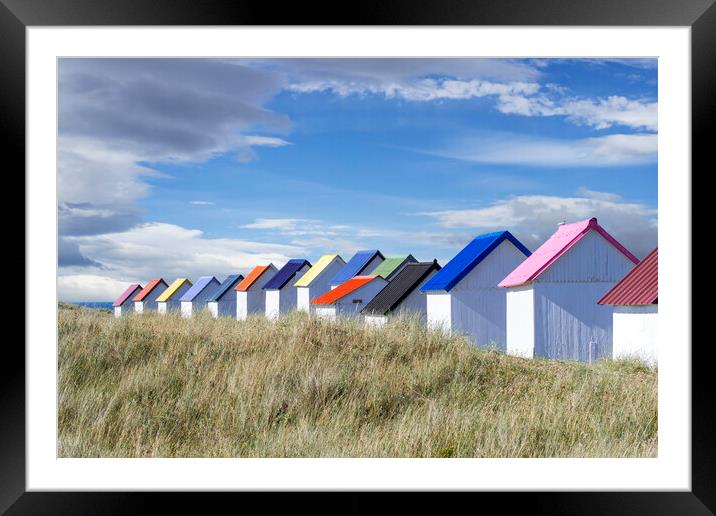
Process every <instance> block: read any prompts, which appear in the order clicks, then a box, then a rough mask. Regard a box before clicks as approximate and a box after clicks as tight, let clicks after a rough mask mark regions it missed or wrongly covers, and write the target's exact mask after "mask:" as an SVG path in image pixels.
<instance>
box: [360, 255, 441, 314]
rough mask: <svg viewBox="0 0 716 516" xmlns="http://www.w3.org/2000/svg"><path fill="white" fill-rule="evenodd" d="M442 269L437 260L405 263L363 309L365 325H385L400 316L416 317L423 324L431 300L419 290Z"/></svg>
mask: <svg viewBox="0 0 716 516" xmlns="http://www.w3.org/2000/svg"><path fill="white" fill-rule="evenodd" d="M389 259H390V258H388V260H389ZM388 260H386V262H387V261H388ZM383 263H385V262H383ZM382 265H383V264H381V265H380V266H382ZM439 270H440V265H439V264H438V261H437V260H433V261H432V262H417V263H408V264H406V265H405V266H404V267H402V268H401V269H400V271H399V272H398V273H397V274H395V275H394V276H392V278H391V279H390V281H389V282H388V284H387V285H386V286H385V288H384V289H383V290H381V291H380V292H379V293H378V294H377V295H376V296H375V297H374V298H373V299H371V300H370V301H369V302H368V303H367V304H366V305H365V307H364V308H363V310H361V313H362V314H363V317H364V319H365V323H366V324H367V325H368V326H383V325H385V323H386V322H387V320H388V317H391V316H394V315H397V314H401V313H405V314H413V315H417V316H418V317H420V319H421V320H423V321H424V320H425V319H426V317H427V312H428V301H427V294H425V292H422V291H421V290H420V287H422V286H423V285H424V284H425V283H426V282H427V281H428V280H430V278H432V277H433V276H434V275H435V273H436V272H438V271H439Z"/></svg>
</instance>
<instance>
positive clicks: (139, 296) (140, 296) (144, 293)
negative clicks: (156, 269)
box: [132, 278, 166, 301]
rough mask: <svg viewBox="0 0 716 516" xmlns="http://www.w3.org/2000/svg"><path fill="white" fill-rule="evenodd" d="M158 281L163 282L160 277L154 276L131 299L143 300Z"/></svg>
mask: <svg viewBox="0 0 716 516" xmlns="http://www.w3.org/2000/svg"><path fill="white" fill-rule="evenodd" d="M160 283H164V280H163V279H162V278H154V279H153V280H152V281H150V282H149V283H147V286H146V287H144V288H143V289H142V291H141V292H140V293H139V294H137V295H136V296H134V299H132V301H144V298H145V297H147V296H148V295H149V293H150V292H151V291H152V290H154V289H155V288H156V287H157V285H159V284H160ZM164 285H165V286H166V283H164Z"/></svg>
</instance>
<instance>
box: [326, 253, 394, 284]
mask: <svg viewBox="0 0 716 516" xmlns="http://www.w3.org/2000/svg"><path fill="white" fill-rule="evenodd" d="M383 260H385V256H383V254H382V253H381V252H380V251H378V250H377V249H368V250H365V251H358V252H357V253H356V254H354V255H353V258H351V259H350V260H348V263H346V264H345V265H344V266H343V268H342V269H341V270H339V271H338V273H337V274H336V275H335V276H333V278H331V280H330V282H329V283H330V285H331V288H336V287H337V286H338V285H341V284H342V283H345V282H346V281H348V280H349V279H351V278H352V277H354V276H359V275H361V274H369V273H370V272H372V271H373V269H375V268H376V267H377V266H378V265H380V264H381V263H382V262H383Z"/></svg>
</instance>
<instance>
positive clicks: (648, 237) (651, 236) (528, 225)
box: [420, 189, 657, 257]
mask: <svg viewBox="0 0 716 516" xmlns="http://www.w3.org/2000/svg"><path fill="white" fill-rule="evenodd" d="M581 192H582V196H579V197H557V196H549V195H521V196H515V197H510V198H508V199H503V200H499V201H496V202H494V203H491V204H489V205H487V206H483V207H479V208H474V209H464V210H443V211H432V212H423V213H421V214H420V215H426V216H429V217H432V218H433V219H434V220H435V221H436V223H437V224H438V225H439V226H442V227H444V228H473V229H476V230H479V231H480V232H487V231H496V230H501V229H509V230H511V231H513V232H514V233H515V235H516V236H517V237H518V238H519V239H521V240H522V241H523V242H524V243H525V245H527V246H528V247H529V248H530V249H532V250H534V249H536V248H537V247H538V246H539V245H541V244H542V243H543V242H544V241H545V240H546V239H547V238H549V236H550V235H551V234H552V233H554V231H555V230H556V227H557V223H558V222H561V221H566V222H574V221H577V220H583V219H587V218H591V217H597V218H598V220H599V223H600V224H601V225H602V226H603V227H604V228H605V229H606V230H607V231H609V232H610V233H612V234H613V235H614V236H615V237H616V238H617V239H618V240H620V241H621V242H622V243H623V244H624V245H625V246H626V247H627V248H628V249H630V250H631V251H632V252H633V253H634V254H636V255H637V256H640V257H643V256H644V255H646V253H648V252H649V251H651V249H653V248H654V247H655V246H656V242H657V210H656V209H655V208H652V207H650V206H647V205H645V204H642V203H637V202H627V201H624V200H623V199H622V198H621V197H620V196H618V195H616V194H612V193H606V192H593V191H591V190H586V189H581Z"/></svg>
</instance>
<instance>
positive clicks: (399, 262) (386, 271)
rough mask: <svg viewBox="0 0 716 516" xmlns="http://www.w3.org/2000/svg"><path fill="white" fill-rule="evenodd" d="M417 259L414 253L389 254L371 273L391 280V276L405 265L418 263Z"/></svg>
mask: <svg viewBox="0 0 716 516" xmlns="http://www.w3.org/2000/svg"><path fill="white" fill-rule="evenodd" d="M417 261H418V260H416V259H415V257H414V256H413V255H412V254H409V255H407V256H388V257H387V258H386V259H385V260H383V261H382V262H381V263H380V265H378V266H377V267H376V268H375V269H373V270H372V271H370V273H371V274H375V275H376V276H380V277H381V278H383V279H386V280H389V281H390V279H391V277H392V276H394V275H395V273H397V272H398V271H400V268H401V267H402V266H403V265H405V264H407V263H416V262H417Z"/></svg>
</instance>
